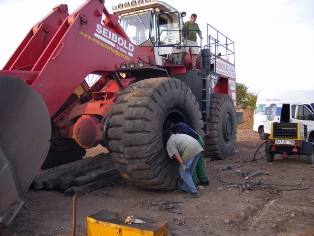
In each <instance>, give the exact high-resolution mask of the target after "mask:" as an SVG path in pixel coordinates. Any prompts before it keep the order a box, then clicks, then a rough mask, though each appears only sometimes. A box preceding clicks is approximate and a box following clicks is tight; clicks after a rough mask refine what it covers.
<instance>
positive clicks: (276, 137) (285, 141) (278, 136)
mask: <svg viewBox="0 0 314 236" xmlns="http://www.w3.org/2000/svg"><path fill="white" fill-rule="evenodd" d="M312 145H313V144H312V143H311V142H308V141H307V126H306V125H303V124H300V123H290V122H287V123H276V122H275V123H273V124H272V128H271V134H270V136H269V138H268V140H267V142H266V149H265V151H266V157H267V161H268V162H272V161H273V160H274V155H275V154H286V155H307V156H308V157H310V159H311V160H312V162H313V155H312V153H313V147H312Z"/></svg>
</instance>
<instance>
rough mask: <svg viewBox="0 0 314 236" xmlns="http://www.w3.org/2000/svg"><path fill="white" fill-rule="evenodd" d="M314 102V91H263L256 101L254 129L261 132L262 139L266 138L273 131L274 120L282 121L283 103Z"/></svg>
mask: <svg viewBox="0 0 314 236" xmlns="http://www.w3.org/2000/svg"><path fill="white" fill-rule="evenodd" d="M313 102H314V92H313V91H309V90H308V91H306V90H303V91H302V90H285V91H275V90H273V91H272V90H267V91H266V90H265V91H262V92H261V93H259V95H258V97H257V101H256V108H255V110H254V125H253V130H254V131H255V132H258V133H259V136H260V138H261V139H266V138H267V137H268V135H269V134H270V133H271V124H272V122H280V114H281V109H282V104H283V103H289V104H291V105H292V104H293V105H294V106H296V105H297V104H307V105H306V106H309V107H312V103H313ZM291 114H292V113H291ZM291 118H292V117H291Z"/></svg>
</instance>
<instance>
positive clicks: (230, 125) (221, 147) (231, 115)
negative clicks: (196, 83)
mask: <svg viewBox="0 0 314 236" xmlns="http://www.w3.org/2000/svg"><path fill="white" fill-rule="evenodd" d="M205 141H206V146H205V155H206V156H207V157H210V158H212V159H216V160H223V159H226V158H228V157H230V156H232V155H233V154H234V149H235V144H236V112H235V108H234V104H233V100H232V99H231V97H230V96H229V95H226V94H212V95H211V105H210V119H209V134H208V136H206V139H205Z"/></svg>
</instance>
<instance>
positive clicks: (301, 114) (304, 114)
mask: <svg viewBox="0 0 314 236" xmlns="http://www.w3.org/2000/svg"><path fill="white" fill-rule="evenodd" d="M311 114H312V113H311V112H310V110H309V109H308V108H307V107H305V106H303V105H302V106H298V113H297V119H298V120H310V119H311Z"/></svg>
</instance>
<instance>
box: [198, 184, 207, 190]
mask: <svg viewBox="0 0 314 236" xmlns="http://www.w3.org/2000/svg"><path fill="white" fill-rule="evenodd" d="M197 188H198V190H204V189H205V188H204V187H203V186H201V185H199V186H198V187H197Z"/></svg>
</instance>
